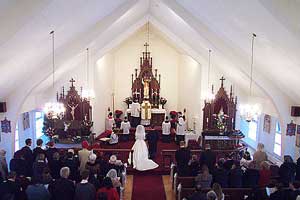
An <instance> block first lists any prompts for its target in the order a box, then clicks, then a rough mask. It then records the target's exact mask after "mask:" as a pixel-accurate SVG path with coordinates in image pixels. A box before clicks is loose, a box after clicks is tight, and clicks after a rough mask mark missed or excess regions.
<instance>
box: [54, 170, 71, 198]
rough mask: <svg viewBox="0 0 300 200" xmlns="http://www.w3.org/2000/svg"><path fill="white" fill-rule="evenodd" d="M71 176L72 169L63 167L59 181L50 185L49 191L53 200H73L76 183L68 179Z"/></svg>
mask: <svg viewBox="0 0 300 200" xmlns="http://www.w3.org/2000/svg"><path fill="white" fill-rule="evenodd" d="M69 175H70V169H69V168H68V167H63V168H61V170H60V177H61V178H59V179H57V180H55V181H54V182H53V183H52V184H51V185H49V191H50V193H51V196H52V200H73V199H74V192H75V186H74V183H73V182H72V181H71V180H69V179H68V177H69Z"/></svg>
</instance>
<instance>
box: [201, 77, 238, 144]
mask: <svg viewBox="0 0 300 200" xmlns="http://www.w3.org/2000/svg"><path fill="white" fill-rule="evenodd" d="M220 80H221V87H220V89H219V90H218V92H217V94H216V96H215V99H213V100H211V101H208V100H205V101H204V108H203V132H202V137H203V138H204V142H205V143H210V144H211V146H213V147H212V148H214V149H232V148H235V147H237V146H238V142H239V139H241V138H243V134H242V133H241V132H240V131H239V130H235V120H236V119H235V118H236V111H237V109H236V105H237V97H234V95H233V90H232V86H231V87H230V94H229V96H228V94H227V92H226V90H225V88H224V80H225V78H224V77H222V78H221V79H220ZM212 90H213V88H212Z"/></svg>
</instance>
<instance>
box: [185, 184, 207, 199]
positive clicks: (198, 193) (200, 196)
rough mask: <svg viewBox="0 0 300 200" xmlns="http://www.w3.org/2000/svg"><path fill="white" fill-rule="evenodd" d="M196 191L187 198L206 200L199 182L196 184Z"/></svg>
mask: <svg viewBox="0 0 300 200" xmlns="http://www.w3.org/2000/svg"><path fill="white" fill-rule="evenodd" d="M195 189H196V191H195V192H194V193H193V194H192V195H191V196H189V197H188V200H206V194H205V193H204V192H203V191H202V186H201V185H200V184H196V186H195Z"/></svg>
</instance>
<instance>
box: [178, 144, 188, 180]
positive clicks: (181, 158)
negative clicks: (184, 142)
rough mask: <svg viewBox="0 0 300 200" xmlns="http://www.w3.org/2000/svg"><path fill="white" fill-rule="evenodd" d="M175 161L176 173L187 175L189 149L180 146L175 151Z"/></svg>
mask: <svg viewBox="0 0 300 200" xmlns="http://www.w3.org/2000/svg"><path fill="white" fill-rule="evenodd" d="M175 159H176V163H177V173H178V175H179V176H189V161H190V159H191V151H190V150H189V149H187V148H180V149H178V150H177V151H176V153H175Z"/></svg>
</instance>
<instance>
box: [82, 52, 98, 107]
mask: <svg viewBox="0 0 300 200" xmlns="http://www.w3.org/2000/svg"><path fill="white" fill-rule="evenodd" d="M86 85H87V89H83V90H82V94H81V96H82V98H83V99H87V100H88V101H90V100H91V99H94V98H95V92H94V90H93V89H90V88H89V48H87V49H86Z"/></svg>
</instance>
